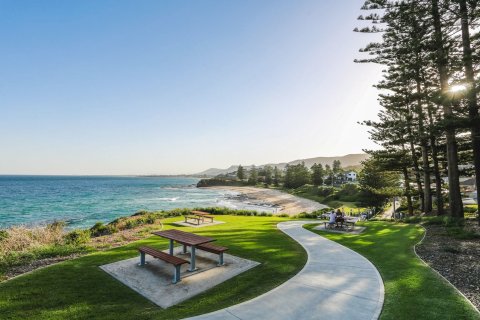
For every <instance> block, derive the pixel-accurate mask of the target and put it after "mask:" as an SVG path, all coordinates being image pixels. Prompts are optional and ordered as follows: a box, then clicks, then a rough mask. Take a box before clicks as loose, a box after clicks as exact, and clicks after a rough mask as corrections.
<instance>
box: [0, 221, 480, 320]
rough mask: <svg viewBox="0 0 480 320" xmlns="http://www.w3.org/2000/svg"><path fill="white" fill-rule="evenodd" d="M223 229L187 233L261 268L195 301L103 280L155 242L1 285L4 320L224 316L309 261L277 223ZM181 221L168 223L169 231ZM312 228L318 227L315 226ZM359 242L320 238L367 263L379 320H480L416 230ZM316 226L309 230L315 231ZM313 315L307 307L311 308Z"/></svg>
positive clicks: (391, 226)
mask: <svg viewBox="0 0 480 320" xmlns="http://www.w3.org/2000/svg"><path fill="white" fill-rule="evenodd" d="M218 219H219V220H222V221H225V222H226V223H225V224H221V225H216V226H212V227H206V228H201V229H193V228H182V230H185V231H191V232H195V233H198V234H200V235H204V236H211V237H214V238H216V239H217V240H218V241H219V243H221V244H222V245H225V246H228V247H229V249H230V250H229V252H230V253H231V254H234V255H236V256H239V257H243V258H246V259H251V260H254V261H258V262H261V265H259V266H257V267H255V268H253V269H251V270H249V271H247V272H245V273H243V274H241V275H239V276H237V277H234V278H232V279H230V280H228V281H226V282H224V283H222V284H220V285H218V286H216V287H214V288H212V289H210V290H208V291H206V292H204V293H202V294H200V295H198V296H196V297H194V298H192V299H190V300H187V301H185V302H182V303H181V304H179V305H176V306H173V307H171V308H168V309H161V308H159V307H158V306H156V305H154V304H153V303H151V302H149V301H148V300H147V299H145V298H143V297H142V296H140V295H139V294H137V293H136V292H134V291H133V290H130V289H129V288H127V287H126V286H124V285H123V284H121V283H120V282H118V281H116V280H115V279H113V278H112V277H110V276H109V275H108V274H106V273H105V272H103V271H102V270H101V269H100V268H99V266H100V265H104V264H107V263H111V262H115V261H119V260H123V259H128V258H132V257H135V256H137V250H136V248H137V247H138V246H140V245H149V246H152V247H155V248H158V249H166V248H167V247H168V243H167V240H163V239H160V238H159V237H150V238H147V239H145V240H141V241H137V242H135V243H131V244H129V245H127V246H123V247H119V248H116V249H111V250H108V251H103V252H95V253H92V254H89V255H87V256H84V257H81V258H78V259H75V260H70V261H66V262H62V263H59V264H57V265H52V266H50V267H48V268H44V269H40V270H37V271H35V272H33V273H30V274H26V275H24V276H21V277H18V278H15V279H12V280H10V281H7V282H4V283H1V284H0V310H1V315H0V318H2V319H67V318H72V319H181V318H185V317H188V316H193V315H199V314H203V313H207V312H211V311H214V310H218V309H222V308H225V307H228V306H231V305H234V304H237V303H240V302H243V301H246V300H249V299H251V298H253V297H256V296H258V295H260V294H262V293H265V292H267V291H269V290H271V289H273V288H274V287H276V286H278V285H280V284H281V283H283V282H285V281H287V280H288V279H289V278H291V277H292V276H293V275H295V274H296V273H298V272H299V271H300V270H301V269H302V267H303V266H304V264H305V262H306V259H307V256H306V253H305V251H304V250H303V249H302V247H301V246H300V245H299V244H298V243H296V242H295V241H294V240H292V239H291V238H290V237H288V236H287V235H285V234H283V233H282V232H281V231H279V230H278V229H277V228H276V225H277V223H279V222H281V221H285V220H288V219H284V218H279V217H244V216H221V217H218ZM176 220H178V217H177V218H171V219H167V220H166V221H165V228H171V227H173V225H172V224H171V223H172V222H173V221H176ZM312 222H313V220H312ZM362 224H363V225H364V226H367V229H366V230H365V231H364V232H363V233H362V234H360V235H352V234H331V233H326V232H321V231H316V232H317V233H318V234H321V235H322V236H325V237H326V238H328V239H331V240H333V241H337V242H339V243H341V244H343V245H345V246H347V247H349V248H351V249H353V250H355V251H357V252H359V253H360V254H362V255H364V256H365V257H366V258H368V259H369V260H370V261H371V262H372V263H373V264H374V265H375V266H376V267H377V269H378V270H379V272H380V274H381V275H382V278H383V281H384V284H385V303H384V306H383V310H382V314H381V316H380V319H480V317H479V315H478V313H476V312H475V310H474V309H473V308H472V307H471V306H470V305H469V304H468V302H467V301H466V300H465V299H463V298H462V297H461V296H460V295H459V294H458V293H457V292H456V291H455V290H454V289H453V288H452V287H451V286H450V285H448V284H447V283H446V282H445V281H443V280H442V279H441V278H439V277H438V276H437V275H436V274H435V273H434V272H433V271H432V270H431V269H430V268H429V267H427V266H426V265H425V264H423V263H422V261H421V260H419V259H418V258H417V257H416V256H415V254H414V253H413V246H414V245H415V244H416V243H417V242H418V241H419V240H420V239H421V237H422V235H423V229H421V228H419V227H418V226H416V225H411V224H395V223H389V222H384V221H375V222H365V223H362ZM314 225H315V224H312V225H307V226H306V227H307V228H308V229H312V228H313V227H314ZM306 307H308V306H306Z"/></svg>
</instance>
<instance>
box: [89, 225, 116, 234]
mask: <svg viewBox="0 0 480 320" xmlns="http://www.w3.org/2000/svg"><path fill="white" fill-rule="evenodd" d="M111 231H112V228H109V227H108V226H106V225H104V224H103V222H97V223H95V224H94V225H93V227H91V228H90V233H91V235H92V236H93V237H100V236H104V235H107V234H111V233H112V232H111Z"/></svg>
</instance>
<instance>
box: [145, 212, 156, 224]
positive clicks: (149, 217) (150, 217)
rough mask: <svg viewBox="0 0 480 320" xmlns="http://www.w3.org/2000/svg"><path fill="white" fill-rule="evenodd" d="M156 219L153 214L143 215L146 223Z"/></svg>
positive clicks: (152, 222)
mask: <svg viewBox="0 0 480 320" xmlns="http://www.w3.org/2000/svg"><path fill="white" fill-rule="evenodd" d="M156 220H157V217H156V216H155V214H149V215H147V216H146V217H145V222H146V223H148V224H154V223H155V221H156Z"/></svg>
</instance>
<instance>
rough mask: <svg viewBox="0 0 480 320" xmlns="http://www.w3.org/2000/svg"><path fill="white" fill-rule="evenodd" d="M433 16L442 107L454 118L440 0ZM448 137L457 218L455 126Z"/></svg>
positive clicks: (460, 214) (452, 208) (435, 2)
mask: <svg viewBox="0 0 480 320" xmlns="http://www.w3.org/2000/svg"><path fill="white" fill-rule="evenodd" d="M432 17H433V25H434V36H435V42H436V54H437V61H436V62H437V68H438V73H439V75H440V88H441V93H442V98H443V99H442V107H443V114H444V116H445V119H447V120H448V119H452V118H453V112H452V108H451V106H450V103H449V102H448V101H447V100H446V99H445V97H447V95H448V91H449V85H448V70H447V66H448V60H447V59H448V58H447V55H446V52H445V48H444V40H443V34H442V22H441V18H440V12H439V9H438V0H432ZM445 131H446V137H447V162H448V189H449V204H450V214H451V215H452V217H455V218H463V217H464V213H463V203H462V195H461V193H460V181H459V172H458V154H457V141H456V139H455V128H453V127H452V126H448V127H447V128H446V130H445Z"/></svg>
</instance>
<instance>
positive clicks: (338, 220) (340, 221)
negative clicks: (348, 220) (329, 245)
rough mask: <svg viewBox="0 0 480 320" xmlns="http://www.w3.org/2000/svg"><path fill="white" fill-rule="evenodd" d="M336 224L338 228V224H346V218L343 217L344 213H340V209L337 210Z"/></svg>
mask: <svg viewBox="0 0 480 320" xmlns="http://www.w3.org/2000/svg"><path fill="white" fill-rule="evenodd" d="M335 222H336V223H337V227H338V224H340V225H343V223H344V222H345V218H344V216H343V213H342V211H340V209H337V214H336V216H335Z"/></svg>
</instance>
